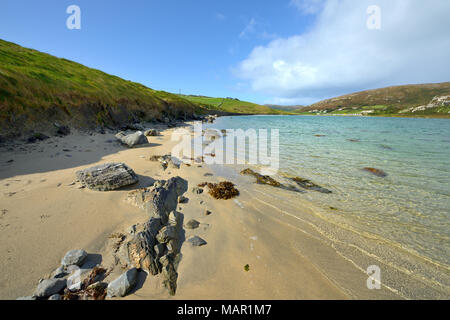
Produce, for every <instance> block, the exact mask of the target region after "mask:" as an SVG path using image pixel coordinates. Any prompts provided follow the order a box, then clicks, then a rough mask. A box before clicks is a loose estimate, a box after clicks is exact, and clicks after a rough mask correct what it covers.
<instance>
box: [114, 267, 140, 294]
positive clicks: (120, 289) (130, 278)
mask: <svg viewBox="0 0 450 320" xmlns="http://www.w3.org/2000/svg"><path fill="white" fill-rule="evenodd" d="M137 274H138V271H137V269H136V268H132V269H130V270H128V271H127V272H125V273H123V274H122V275H121V276H120V277H118V278H117V279H116V280H114V281H112V282H111V283H110V284H109V285H108V288H107V293H108V297H110V298H112V297H124V296H125V295H126V294H127V293H129V292H130V291H131V290H132V289H133V288H134V286H135V285H136V282H137Z"/></svg>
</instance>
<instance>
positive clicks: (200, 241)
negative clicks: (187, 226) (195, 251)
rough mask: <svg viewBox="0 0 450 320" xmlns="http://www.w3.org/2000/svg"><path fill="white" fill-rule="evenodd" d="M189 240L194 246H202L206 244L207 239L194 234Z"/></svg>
mask: <svg viewBox="0 0 450 320" xmlns="http://www.w3.org/2000/svg"><path fill="white" fill-rule="evenodd" d="M187 241H188V242H189V243H190V244H192V245H193V246H194V247H200V246H204V245H206V241H205V240H203V239H202V238H200V237H197V236H193V237H191V238H189V239H188V240H187Z"/></svg>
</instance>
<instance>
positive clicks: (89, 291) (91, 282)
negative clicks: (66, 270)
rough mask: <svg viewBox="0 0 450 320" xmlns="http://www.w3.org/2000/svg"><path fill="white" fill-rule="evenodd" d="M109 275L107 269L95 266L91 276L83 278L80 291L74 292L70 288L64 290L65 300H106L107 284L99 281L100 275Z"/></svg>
mask: <svg viewBox="0 0 450 320" xmlns="http://www.w3.org/2000/svg"><path fill="white" fill-rule="evenodd" d="M107 275H108V273H107V272H106V269H104V268H102V267H100V266H95V267H94V268H93V269H92V270H91V273H90V274H89V276H88V277H87V278H86V279H84V280H83V282H82V283H81V286H80V289H79V290H78V291H75V292H72V291H70V290H69V289H68V288H66V289H65V290H64V295H63V300H89V299H94V300H105V298H106V285H104V284H102V283H97V282H98V279H99V278H100V277H102V276H103V277H106V276H107ZM95 284H97V285H95Z"/></svg>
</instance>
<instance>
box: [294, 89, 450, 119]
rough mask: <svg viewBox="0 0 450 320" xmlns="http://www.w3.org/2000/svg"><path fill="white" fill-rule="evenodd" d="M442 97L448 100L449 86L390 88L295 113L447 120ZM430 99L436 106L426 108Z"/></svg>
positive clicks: (447, 109) (446, 105)
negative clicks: (360, 114) (443, 118)
mask: <svg viewBox="0 0 450 320" xmlns="http://www.w3.org/2000/svg"><path fill="white" fill-rule="evenodd" d="M446 96H450V82H444V83H431V84H412V85H403V86H392V87H386V88H381V89H374V90H366V91H361V92H355V93H352V94H347V95H343V96H340V97H336V98H332V99H326V100H323V101H320V102H317V103H314V104H312V105H310V106H308V107H306V108H302V109H300V110H298V111H297V112H300V113H305V112H306V113H335V114H358V113H362V114H364V113H365V114H367V115H398V116H443V117H448V116H449V112H450V103H449V100H448V99H445V97H446ZM433 99H434V101H435V102H436V103H434V104H432V105H431V106H430V103H432V101H433ZM421 106H429V107H428V108H420V107H421Z"/></svg>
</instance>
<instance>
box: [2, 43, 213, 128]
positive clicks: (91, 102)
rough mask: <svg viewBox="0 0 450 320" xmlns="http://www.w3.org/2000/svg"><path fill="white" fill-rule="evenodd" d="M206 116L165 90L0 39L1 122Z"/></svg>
mask: <svg viewBox="0 0 450 320" xmlns="http://www.w3.org/2000/svg"><path fill="white" fill-rule="evenodd" d="M194 112H196V113H197V114H202V113H206V112H208V110H207V109H205V108H202V107H201V106H199V105H198V104H196V103H193V102H191V101H189V100H187V99H184V98H182V97H179V96H177V95H175V94H171V93H167V92H164V91H156V90H153V89H151V88H148V87H146V86H144V85H142V84H139V83H135V82H132V81H128V80H124V79H121V78H119V77H117V76H113V75H109V74H107V73H104V72H102V71H100V70H96V69H92V68H88V67H86V66H83V65H81V64H79V63H76V62H72V61H69V60H66V59H62V58H57V57H54V56H51V55H49V54H46V53H42V52H39V51H36V50H32V49H27V48H23V47H21V46H19V45H16V44H14V43H11V42H7V41H3V40H0V124H1V127H2V129H0V130H1V131H5V126H6V128H7V129H14V127H22V128H24V127H26V126H30V127H31V126H32V124H36V122H39V121H43V122H45V120H62V121H68V120H71V121H75V122H77V124H78V125H80V126H82V125H83V124H84V123H83V122H86V121H87V122H89V123H91V122H93V124H97V125H99V124H108V123H112V122H114V121H115V120H116V121H117V119H114V114H116V115H117V117H116V118H121V119H120V120H121V121H132V120H133V119H134V118H139V119H143V120H160V119H162V118H163V117H172V118H178V117H183V116H184V115H186V114H188V115H191V114H193V113H194Z"/></svg>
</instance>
